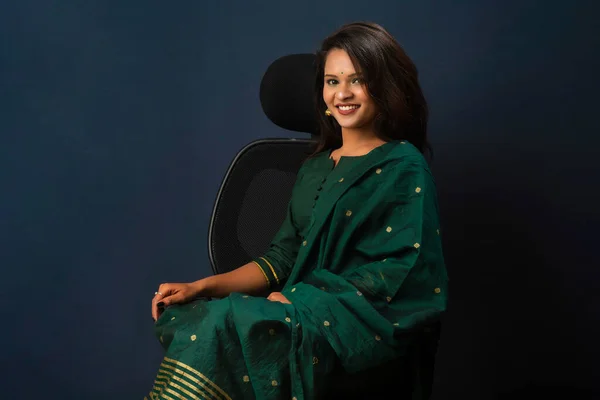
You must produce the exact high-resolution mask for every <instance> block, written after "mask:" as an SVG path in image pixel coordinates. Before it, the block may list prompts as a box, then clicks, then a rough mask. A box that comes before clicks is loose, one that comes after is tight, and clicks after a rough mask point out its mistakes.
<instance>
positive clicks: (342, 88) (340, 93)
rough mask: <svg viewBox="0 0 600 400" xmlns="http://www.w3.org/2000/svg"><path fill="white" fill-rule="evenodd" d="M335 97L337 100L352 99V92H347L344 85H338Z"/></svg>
mask: <svg viewBox="0 0 600 400" xmlns="http://www.w3.org/2000/svg"><path fill="white" fill-rule="evenodd" d="M335 96H336V97H337V98H338V100H345V99H347V98H349V97H352V92H351V91H350V90H348V87H347V86H346V85H340V88H339V90H338V92H337V93H336V94H335Z"/></svg>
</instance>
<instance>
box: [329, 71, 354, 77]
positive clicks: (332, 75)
mask: <svg viewBox="0 0 600 400" xmlns="http://www.w3.org/2000/svg"><path fill="white" fill-rule="evenodd" d="M357 75H361V73H360V72H355V73H353V74H350V75H346V76H347V77H352V76H357ZM325 76H330V77H332V78H337V77H338V76H337V75H334V74H325Z"/></svg>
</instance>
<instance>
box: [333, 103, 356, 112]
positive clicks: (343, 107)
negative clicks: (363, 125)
mask: <svg viewBox="0 0 600 400" xmlns="http://www.w3.org/2000/svg"><path fill="white" fill-rule="evenodd" d="M336 107H337V109H338V110H339V112H340V114H342V115H349V114H352V113H354V112H356V110H358V109H359V108H360V106H359V105H357V104H347V105H346V104H344V105H337V106H336Z"/></svg>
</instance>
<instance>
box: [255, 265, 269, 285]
mask: <svg viewBox="0 0 600 400" xmlns="http://www.w3.org/2000/svg"><path fill="white" fill-rule="evenodd" d="M252 262H253V263H254V264H256V266H257V267H258V269H260V272H262V273H263V275H264V276H265V280H266V281H267V287H271V281H270V280H269V277H267V274H266V273H265V270H264V269H263V268H262V267H261V266H260V264H259V263H257V262H256V261H252Z"/></svg>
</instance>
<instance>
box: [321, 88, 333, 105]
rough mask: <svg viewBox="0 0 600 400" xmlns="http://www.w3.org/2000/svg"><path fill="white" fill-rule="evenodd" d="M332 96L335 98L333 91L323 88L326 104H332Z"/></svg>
mask: <svg viewBox="0 0 600 400" xmlns="http://www.w3.org/2000/svg"><path fill="white" fill-rule="evenodd" d="M332 96H333V93H332V91H331V89H330V88H328V87H324V88H323V100H324V101H325V103H331V100H332Z"/></svg>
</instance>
